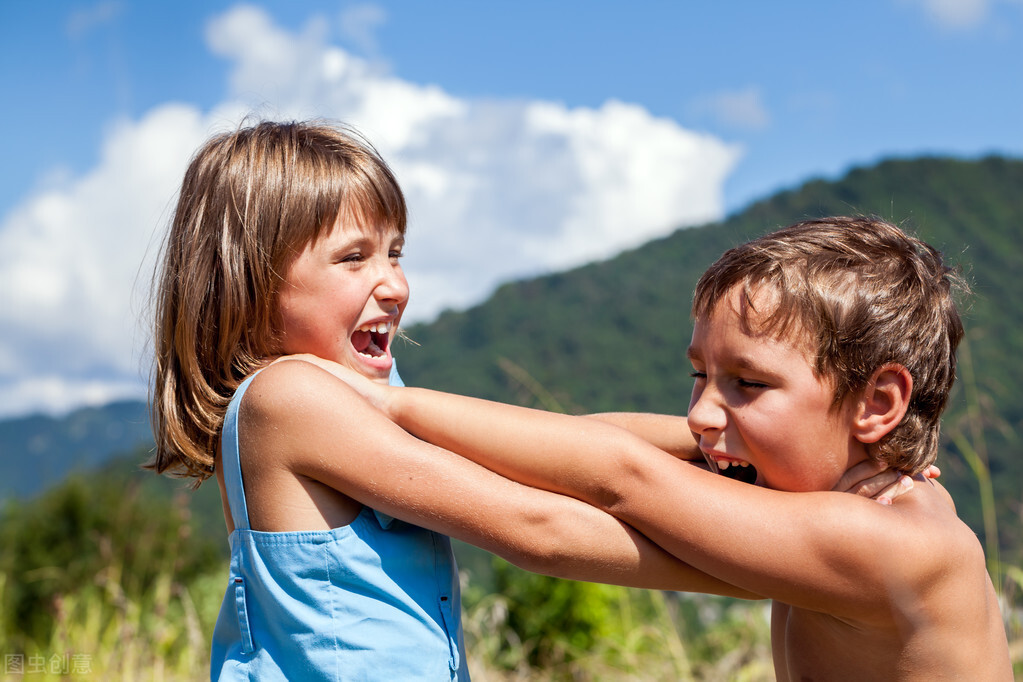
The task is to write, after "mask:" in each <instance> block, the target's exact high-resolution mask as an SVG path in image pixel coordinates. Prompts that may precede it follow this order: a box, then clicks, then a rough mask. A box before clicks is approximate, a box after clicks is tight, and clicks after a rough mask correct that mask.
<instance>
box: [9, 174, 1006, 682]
mask: <svg viewBox="0 0 1023 682" xmlns="http://www.w3.org/2000/svg"><path fill="white" fill-rule="evenodd" d="M1021 187H1023V162H1020V161H1015V160H1007V159H1001V158H988V159H981V160H978V161H958V160H949V159H917V160H908V161H887V162H884V163H881V164H879V165H877V166H875V167H873V168H867V169H859V170H854V171H852V172H850V173H849V174H848V176H846V177H845V178H843V179H842V180H840V181H838V182H824V181H814V182H810V183H807V184H806V185H804V186H802V187H800V188H798V189H795V190H792V191H789V192H783V193H780V194H778V195H776V196H774V197H771V198H770V199H768V200H766V201H763V202H760V203H757V204H754V205H752V206H750V207H749V208H748V209H747V210H746V211H743V212H742V213H740V214H738V215H736V216H733V217H731V218H729V219H728V220H726V221H724V222H722V223H719V224H715V225H709V226H705V227H701V228H694V229H690V230H681V231H679V232H677V233H675V234H673V235H671V236H669V237H666V238H664V239H662V240H658V241H656V242H653V243H651V244H648V245H646V246H644V247H641V248H639V249H636V250H634V251H631V252H628V253H625V254H622V255H621V256H619V257H616V258H614V259H612V260H609V261H607V262H603V263H595V264H592V265H588V266H585V267H583V268H579V269H577V270H573V271H571V272H565V273H561V274H557V275H551V276H548V277H542V278H537V279H534V280H530V281H525V282H518V283H514V284H508V285H506V286H504V287H502V288H500V289H499V290H498V291H497V292H496V293H495V294H494V296H493V298H492V299H491V300H490V301H488V302H487V303H486V304H484V305H481V306H478V307H476V308H473V309H471V310H468V311H465V312H461V313H453V312H449V313H445V314H444V315H442V316H441V317H440V318H439V319H438V320H437V321H436V322H435V323H433V324H431V325H420V326H416V327H413V328H412V329H410V330H409V335H410V336H411V337H412V338H413V339H414V340H415V341H416V342H418V343H419V344H420V345H419V346H412V345H408V346H406V347H401V348H399V349H398V355H399V357H400V361H401V370H402V374H403V377H404V378H405V380H406V382H407V383H409V384H413V385H424V386H431V387H435V388H441V389H446V390H454V391H459V392H463V393H468V394H471V395H478V396H482V397H490V398H496V399H499V400H505V401H511V402H518V403H520V404H528V405H535V406H540V407H544V408H547V409H558V410H561V409H564V410H566V411H570V412H585V411H601V410H652V411H661V412H674V413H679V414H681V413H684V412H685V410H686V405H687V402H688V395H689V390H690V386H689V381H688V379H687V378H686V377H685V375H686V360H685V346H686V343H687V340H688V337H689V335H690V333H691V329H690V327H689V318H688V306H689V297H690V294H691V291H692V288H693V286H694V284H695V282H696V278H697V277H698V275H699V273H700V272H702V271H703V269H704V268H705V267H706V266H707V265H708V264H709V263H710V262H711V261H712V260H713V259H714V258H716V257H717V256H718V255H719V254H720V253H721V252H722V251H723V250H724V249H726V248H728V247H729V246H731V245H733V244H735V243H738V242H740V241H742V240H744V239H746V238H747V237H749V236H751V235H754V234H759V233H762V232H764V231H766V230H768V229H771V228H773V227H776V226H778V225H783V224H788V223H791V222H794V221H795V220H798V219H801V218H805V217H812V216H821V215H829V214H837V213H845V214H848V213H875V214H879V215H881V216H882V217H886V218H888V219H891V220H894V221H895V222H899V223H902V224H904V225H905V226H907V227H908V228H910V229H914V230H916V231H917V232H918V233H919V234H920V235H921V236H922V237H924V238H925V239H928V240H929V241H931V242H932V243H934V244H935V245H937V246H939V247H941V248H942V249H943V250H944V251H945V253H946V256H948V257H951V258H952V259H954V260H958V261H960V262H961V263H962V264H963V266H964V268H965V269H966V270H967V271H968V274H969V275H970V277H971V279H972V280H973V283H974V287H975V290H976V295H975V296H974V298H973V300H972V304H971V307H970V309H969V311H968V313H967V317H966V324H967V329H968V336H967V340H966V342H965V343H964V344H963V346H962V349H961V352H960V381H959V382H958V384H957V389H956V394H955V396H954V401H953V404H952V406H951V407H950V410H949V412H948V415H947V418H946V419H945V422H944V436H945V437H944V439H943V445H942V452H941V454H940V456H939V464H940V465H941V466H942V469H943V476H942V481H943V483H945V484H946V486H947V487H949V488H950V489H951V490H952V492H953V495H954V496H955V498H956V501H957V505H958V509H959V512H960V515H961V516H962V517H963V518H964V520H966V521H967V523H969V524H970V525H971V527H972V528H974V530H976V531H977V532H978V534H979V535H980V536H981V537H982V538H983V539H984V540H985V542H986V550H987V553H988V559H989V566H990V569H991V573H992V575H993V576H994V578H995V581H996V586H997V587H998V588H999V591H1000V595H1001V598H1002V606H1003V614H1004V616H1005V621H1006V628H1007V631H1008V633H1009V637H1010V645H1011V646H1012V655H1013V660H1014V662H1015V665H1016V671H1017V679H1023V622H1021V621H1023V596H1021V595H1023V556H1021V547H1023V543H1021V536H1023V531H1021V525H1023V524H1021V500H1020V492H1019V491H1020V490H1021V489H1023V485H1021V484H1023V462H1021V461H1020V458H1019V457H1017V456H1016V453H1017V450H1018V434H1019V433H1020V420H1021V417H1023V398H1021V397H1019V396H1017V395H1016V394H1015V393H1014V392H1013V391H1012V390H1011V389H1012V388H1013V387H1014V386H1016V385H1019V384H1020V381H1021V380H1023V376H1021V375H1023V363H1020V362H1019V360H1018V359H1019V357H1021V352H1023V303H1021V302H1020V299H1019V297H1018V292H1019V291H1021V290H1023V249H1021V248H1020V246H1019V244H1020V241H1021V237H1023V194H1021V193H1020V191H1019V189H1020V188H1021ZM118 410H120V411H121V412H125V411H126V412H125V414H127V413H131V414H132V415H134V416H130V417H128V418H127V419H129V420H130V423H129V425H128V428H129V429H133V428H136V427H137V426H138V421H139V417H138V414H144V406H142V407H141V410H140V409H139V406H137V405H136V406H135V407H134V408H132V407H131V406H129V405H120V406H118ZM104 414H108V417H109V418H108V421H107V423H106V425H105V426H104V416H103V415H104ZM117 414H120V412H118V413H117ZM119 418H120V419H125V417H123V416H121V417H117V416H114V413H113V412H111V413H106V412H105V411H104V410H102V409H101V410H98V411H83V412H82V413H76V415H75V416H74V418H73V419H72V418H69V419H67V420H49V421H45V420H44V421H45V423H44V422H40V421H39V420H38V419H33V418H29V419H24V420H17V421H16V423H0V453H2V455H3V456H2V457H0V464H2V465H3V468H2V470H0V481H3V482H5V483H6V484H7V485H8V490H13V489H15V488H17V489H19V490H21V492H22V498H21V499H20V500H16V499H14V498H12V497H9V498H8V499H7V502H6V505H5V507H4V508H3V510H2V512H0V652H3V654H4V655H5V666H6V667H5V668H4V671H5V672H4V677H3V678H0V679H11V680H18V679H82V680H86V679H96V680H107V679H124V680H136V679H146V680H194V679H204V678H205V677H206V676H207V675H208V658H209V648H210V637H211V633H212V630H213V624H214V622H215V620H216V616H217V611H218V609H219V606H220V601H221V599H222V597H223V593H224V587H225V585H224V581H225V580H226V575H227V560H226V557H227V542H226V537H225V528H224V522H223V519H222V512H221V507H220V501H219V496H218V492H217V488H216V486H215V485H211V484H207V485H204V486H202V487H201V488H200V489H199V490H198V491H191V490H189V489H188V488H187V487H186V485H185V484H184V483H183V482H181V481H176V480H171V479H166V478H161V477H156V476H153V475H151V474H147V473H143V472H140V471H139V470H138V464H139V463H140V462H141V461H143V460H145V459H146V454H145V452H142V451H135V452H132V453H131V454H130V455H128V456H126V457H123V458H120V459H117V460H114V461H110V462H109V463H108V464H106V465H105V466H102V467H101V468H99V469H96V468H95V467H96V462H98V461H102V459H103V457H101V456H100V455H97V454H96V453H94V452H93V449H94V448H93V445H94V444H95V442H98V441H101V440H103V439H107V442H108V445H109V446H110V447H114V443H115V441H116V444H117V447H118V448H119V449H120V450H121V451H122V452H124V451H125V450H126V448H124V447H122V446H123V443H122V442H121V441H119V440H116V438H115V441H111V440H110V438H112V437H118V438H119V437H121V436H122V435H123V434H124V433H125V432H124V431H123V429H122V428H121V427H118V426H117V425H116V424H114V425H111V424H110V423H109V422H110V421H111V420H112V421H116V420H117V419H119ZM75 420H77V421H75ZM5 429H6V430H5ZM89 434H92V435H89ZM146 447H148V446H144V448H143V449H145V448H146ZM60 449H65V450H66V451H67V454H69V455H70V456H72V458H74V456H75V455H74V453H76V452H83V453H89V454H88V457H87V458H86V459H84V460H81V462H80V468H81V469H83V470H84V469H86V468H89V469H90V471H89V473H78V474H75V475H73V476H71V477H70V478H67V479H66V480H65V481H64V482H63V483H61V484H60V485H58V486H57V487H55V488H52V489H50V490H49V491H48V492H46V493H44V494H42V495H38V496H35V497H33V496H32V495H30V494H28V493H27V492H26V491H25V490H24V488H23V487H19V486H22V484H21V483H19V484H18V485H17V486H15V485H12V484H11V482H12V481H21V482H24V481H29V480H33V477H34V478H35V480H38V479H39V476H38V474H39V473H40V471H39V470H38V469H37V470H35V471H33V467H35V466H37V465H38V463H39V462H40V461H44V462H47V464H46V465H45V466H46V467H48V468H49V467H51V464H49V462H51V461H56V459H54V458H55V457H56V455H53V453H54V452H58V454H59V450H60ZM51 455H53V456H51ZM44 456H45V458H44V459H38V458H39V457H44ZM83 456H84V455H83ZM58 473H59V472H58ZM0 490H2V488H0ZM456 552H457V554H458V559H459V566H460V567H461V569H462V571H463V602H464V624H465V631H466V640H467V645H468V648H469V651H470V656H469V664H470V668H471V670H472V674H473V679H474V680H476V682H488V681H497V682H505V681H508V682H510V681H512V680H516V681H521V680H530V681H536V682H541V681H543V682H546V681H551V682H554V681H558V682H561V681H568V680H572V681H588V680H615V681H618V680H625V681H628V680H749V681H757V680H771V679H773V672H772V669H773V668H772V664H771V656H770V643H769V628H768V615H767V609H766V607H765V605H764V604H762V603H748V602H741V601H736V600H729V599H723V598H718V597H709V596H706V595H688V594H675V593H660V592H654V591H644V590H631V589H626V588H619V587H612V586H606V585H594V584H588V583H578V582H572V581H563V580H555V579H552V578H546V577H543V576H536V575H532V574H528V573H525V572H523V571H520V570H518V569H516V568H514V567H511V566H509V565H508V564H506V563H504V562H503V561H501V560H499V559H496V558H494V557H491V556H490V555H488V554H486V553H484V552H482V551H480V550H477V549H475V548H472V547H469V546H467V545H463V544H461V543H456ZM10 657H15V659H16V660H15V661H11V660H10ZM18 660H20V663H21V665H22V668H21V671H22V672H20V673H19V672H17V671H14V670H12V669H10V667H9V666H10V665H11V664H12V663H14V664H16V663H17V661H18ZM32 670H36V671H37V672H35V673H30V674H22V673H27V672H30V671H32Z"/></svg>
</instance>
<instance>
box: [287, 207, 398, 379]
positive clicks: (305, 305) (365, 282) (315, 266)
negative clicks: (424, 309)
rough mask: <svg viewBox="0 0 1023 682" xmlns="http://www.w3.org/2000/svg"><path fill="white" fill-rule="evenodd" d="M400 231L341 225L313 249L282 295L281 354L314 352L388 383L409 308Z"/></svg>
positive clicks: (292, 271) (301, 258)
mask: <svg viewBox="0 0 1023 682" xmlns="http://www.w3.org/2000/svg"><path fill="white" fill-rule="evenodd" d="M403 245H404V239H403V238H402V236H401V235H400V234H398V232H397V231H396V230H379V229H375V228H372V227H371V228H362V227H360V226H357V225H355V226H349V225H342V224H341V221H340V220H339V221H338V222H337V223H336V224H335V225H334V227H333V228H332V229H331V230H330V231H329V232H328V233H327V234H325V235H323V236H322V237H320V238H319V239H318V240H316V241H314V242H311V243H309V244H306V246H305V248H304V249H303V251H302V252H301V253H300V254H299V255H298V257H297V258H296V259H295V260H294V262H293V263H292V264H291V266H290V267H289V268H288V271H287V273H286V276H285V281H284V283H283V285H282V286H281V289H280V294H279V296H278V303H277V305H278V309H277V312H278V319H279V320H280V323H281V329H280V330H279V331H280V339H281V350H282V352H283V353H284V354H293V353H312V354H313V355H317V356H319V357H321V358H325V359H327V360H333V361H334V362H337V363H339V364H341V365H344V366H346V367H348V368H350V369H353V370H355V371H356V372H358V373H359V374H362V375H363V376H366V377H368V378H370V379H373V380H375V381H380V382H386V381H387V379H388V377H389V375H390V371H391V365H392V363H393V359H392V357H391V340H392V339H393V338H394V335H395V333H397V330H398V322H399V321H400V320H401V314H402V312H403V311H404V310H405V304H406V303H407V302H408V295H409V288H408V282H407V281H406V280H405V275H404V273H403V272H402V270H401V265H400V264H399V261H398V259H399V258H400V257H401V251H402V247H403Z"/></svg>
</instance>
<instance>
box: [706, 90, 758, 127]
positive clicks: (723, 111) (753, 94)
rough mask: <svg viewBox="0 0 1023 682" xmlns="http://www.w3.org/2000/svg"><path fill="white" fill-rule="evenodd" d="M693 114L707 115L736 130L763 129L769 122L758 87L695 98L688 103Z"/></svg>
mask: <svg viewBox="0 0 1023 682" xmlns="http://www.w3.org/2000/svg"><path fill="white" fill-rule="evenodd" d="M690 110H691V112H692V113H693V115H695V116H699V117H703V116H709V117H711V118H712V119H714V120H715V121H717V122H718V123H720V124H722V125H725V126H727V127H729V128H734V129H737V130H749V131H758V130H763V129H764V128H766V127H767V126H769V125H770V123H771V116H770V114H769V113H768V112H767V108H766V107H765V106H764V102H763V97H762V95H761V93H760V89H759V88H755V87H748V88H743V89H741V90H728V91H723V92H715V93H712V94H709V95H706V96H703V97H698V98H696V99H695V100H694V101H693V102H692V104H691V105H690Z"/></svg>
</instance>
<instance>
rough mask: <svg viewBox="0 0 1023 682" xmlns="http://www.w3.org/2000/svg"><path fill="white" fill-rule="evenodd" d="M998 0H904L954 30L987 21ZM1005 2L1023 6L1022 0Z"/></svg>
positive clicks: (935, 21) (1006, 0) (1003, 1)
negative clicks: (917, 6)
mask: <svg viewBox="0 0 1023 682" xmlns="http://www.w3.org/2000/svg"><path fill="white" fill-rule="evenodd" d="M997 1H998V0H903V2H909V3H911V4H915V5H919V6H920V7H921V8H922V9H923V10H924V13H925V14H926V16H927V17H928V18H929V19H930V20H931V21H933V22H934V23H935V24H937V25H939V26H941V27H943V28H947V29H953V30H965V29H970V28H975V27H977V26H979V25H981V24H983V23H984V22H986V21H987V20H988V19H989V18H990V16H991V12H992V9H993V6H994V4H995V2H997ZM1001 2H1002V3H1003V4H1012V5H1017V6H1023V3H1021V2H1020V0H1001Z"/></svg>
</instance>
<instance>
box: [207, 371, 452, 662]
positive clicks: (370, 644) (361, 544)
mask: <svg viewBox="0 0 1023 682" xmlns="http://www.w3.org/2000/svg"><path fill="white" fill-rule="evenodd" d="M253 376H255V375H253ZM252 378H253V377H249V378H248V379H246V380H245V382H243V383H242V385H241V386H239V387H238V390H237V391H236V392H235V395H234V397H233V398H232V399H231V403H230V405H229V406H228V409H227V414H226V416H225V419H224V430H223V435H222V437H221V460H220V466H222V467H224V469H223V471H224V482H225V488H226V490H227V498H228V504H229V506H230V508H231V517H232V519H233V520H234V532H232V533H231V535H230V538H229V540H230V545H231V571H230V577H229V579H228V585H227V592H226V594H225V595H224V601H223V604H222V605H221V607H220V614H219V616H218V618H217V624H216V627H215V629H214V632H213V647H212V655H211V661H210V678H211V679H213V680H234V679H244V680H260V681H262V680H278V679H280V680H344V681H346V682H347V681H356V680H357V681H360V682H361V681H367V682H368V681H374V682H376V681H380V682H392V681H397V680H401V681H406V680H430V681H433V680H446V681H448V682H454V681H457V682H463V681H464V682H468V680H469V672H468V667H467V665H466V662H465V646H464V643H463V640H462V624H461V598H460V594H459V588H458V571H457V569H456V567H455V560H454V555H453V554H452V552H451V543H450V540H449V539H448V538H447V537H446V536H444V535H440V534H438V533H434V532H432V531H429V530H426V529H424V528H420V527H418V526H414V525H412V524H408V523H405V522H403V521H401V520H398V519H392V518H391V517H389V516H387V515H385V514H381V513H379V512H377V511H374V510H372V509H370V508H369V507H363V509H362V511H361V512H360V513H359V515H358V516H357V517H356V519H355V520H354V521H352V523H351V524H349V525H347V526H341V527H339V528H334V529H331V530H329V531H301V532H286V533H269V532H261V531H254V530H252V529H251V528H249V517H248V510H247V508H246V506H245V489H244V486H243V484H242V472H241V463H240V460H239V455H238V408H239V405H240V403H241V399H242V396H243V395H244V394H245V390H246V389H247V388H248V386H249V383H250V382H251V381H252ZM400 382H401V380H400V379H399V378H397V374H396V373H395V372H392V375H391V383H392V384H397V385H401V383H400Z"/></svg>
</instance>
